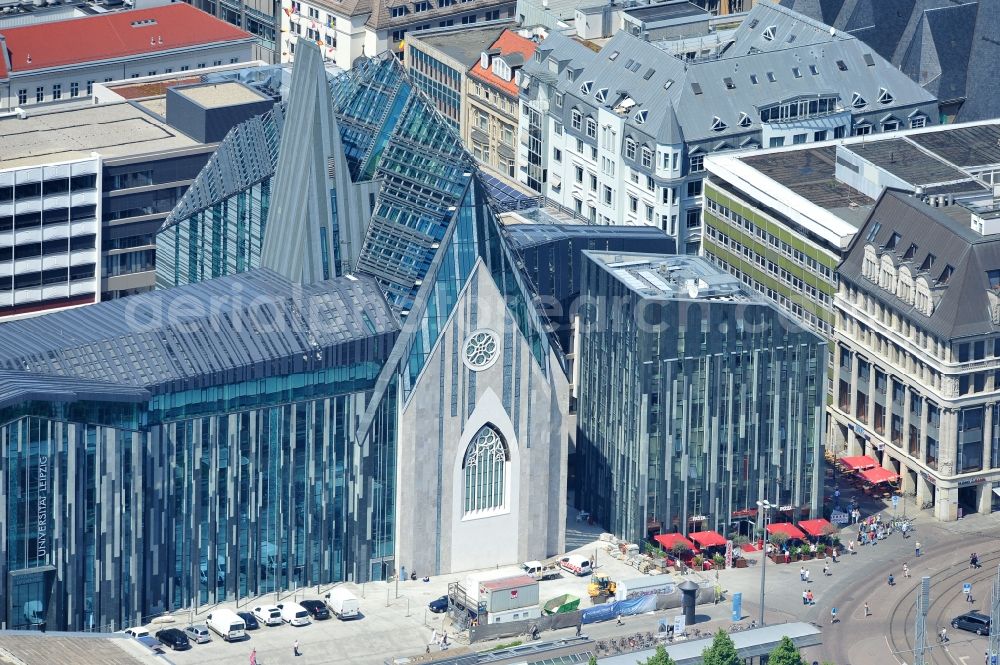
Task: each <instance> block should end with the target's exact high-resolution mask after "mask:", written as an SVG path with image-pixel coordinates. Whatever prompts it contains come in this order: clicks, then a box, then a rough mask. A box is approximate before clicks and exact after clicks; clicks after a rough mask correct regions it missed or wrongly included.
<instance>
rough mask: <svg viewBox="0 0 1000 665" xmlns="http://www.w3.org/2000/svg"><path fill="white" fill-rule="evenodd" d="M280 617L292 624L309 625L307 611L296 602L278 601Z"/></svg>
mask: <svg viewBox="0 0 1000 665" xmlns="http://www.w3.org/2000/svg"><path fill="white" fill-rule="evenodd" d="M278 609H279V610H281V618H282V620H283V621H284V622H285V623H289V624H291V625H293V626H307V625H309V612H308V611H307V610H306V608H304V607H302V606H301V605H299V604H298V603H278Z"/></svg>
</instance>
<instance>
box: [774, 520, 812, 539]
mask: <svg viewBox="0 0 1000 665" xmlns="http://www.w3.org/2000/svg"><path fill="white" fill-rule="evenodd" d="M767 532H768V533H772V534H773V533H783V534H785V535H786V536H788V537H789V538H793V539H795V538H797V539H798V540H802V539H803V538H805V537H806V534H804V533H802V532H801V531H799V529H798V528H797V527H796V526H795V525H794V524H792V523H791V522H775V523H774V524H768V525H767Z"/></svg>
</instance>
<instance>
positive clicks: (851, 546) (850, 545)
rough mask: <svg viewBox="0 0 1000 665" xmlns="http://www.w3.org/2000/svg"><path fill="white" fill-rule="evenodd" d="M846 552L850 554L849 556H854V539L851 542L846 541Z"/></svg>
mask: <svg viewBox="0 0 1000 665" xmlns="http://www.w3.org/2000/svg"><path fill="white" fill-rule="evenodd" d="M847 553H848V554H850V555H851V556H854V555H855V554H856V552H855V551H854V541H853V540H852V541H851V542H849V543H847Z"/></svg>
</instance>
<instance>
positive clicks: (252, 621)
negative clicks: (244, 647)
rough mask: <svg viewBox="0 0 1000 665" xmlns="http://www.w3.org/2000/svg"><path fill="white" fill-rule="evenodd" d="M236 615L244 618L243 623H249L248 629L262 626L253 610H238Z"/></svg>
mask: <svg viewBox="0 0 1000 665" xmlns="http://www.w3.org/2000/svg"><path fill="white" fill-rule="evenodd" d="M236 616H238V617H239V618H241V619H243V623H245V624H246V625H247V630H257V629H258V628H260V624H259V623H257V617H255V616H254V615H253V613H252V612H237V613H236Z"/></svg>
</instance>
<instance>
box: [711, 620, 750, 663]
mask: <svg viewBox="0 0 1000 665" xmlns="http://www.w3.org/2000/svg"><path fill="white" fill-rule="evenodd" d="M701 661H702V664H703V665H743V658H741V657H740V655H739V654H738V653H736V645H735V644H733V640H732V639H730V637H729V635H727V634H726V631H724V630H722V629H721V628H720V629H719V632H717V633H716V634H715V637H714V638H712V646H710V647H708V648H707V649H705V651H703V652H702V654H701Z"/></svg>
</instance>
